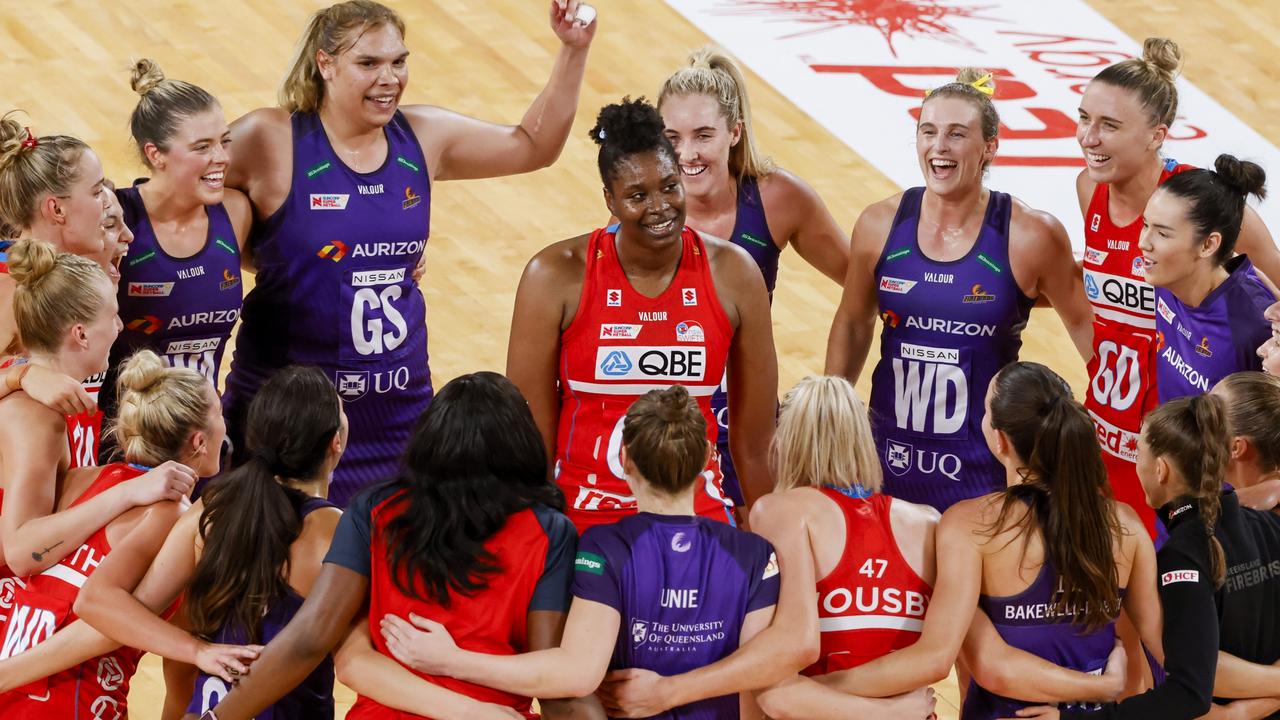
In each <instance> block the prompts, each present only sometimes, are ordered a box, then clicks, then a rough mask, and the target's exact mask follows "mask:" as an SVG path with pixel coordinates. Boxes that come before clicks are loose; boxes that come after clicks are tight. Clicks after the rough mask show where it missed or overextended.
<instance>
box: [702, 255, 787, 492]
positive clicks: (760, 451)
mask: <svg viewBox="0 0 1280 720" xmlns="http://www.w3.org/2000/svg"><path fill="white" fill-rule="evenodd" d="M727 250H731V251H732V252H725V251H721V255H720V257H723V258H725V259H726V260H729V261H731V262H728V263H725V264H724V265H727V267H723V266H722V267H723V270H725V271H727V272H722V271H720V270H718V271H717V278H720V277H724V278H726V279H727V280H728V281H729V283H730V284H731V285H732V287H733V288H734V293H733V297H734V302H735V308H736V311H737V313H736V314H737V316H738V327H737V328H736V329H735V330H734V333H733V342H732V344H731V345H730V346H729V450H730V452H732V453H733V464H734V467H736V468H737V470H738V477H739V478H740V480H741V482H742V493H743V495H744V496H745V498H746V501H747V506H748V507H750V506H751V504H752V503H754V502H756V500H757V499H758V498H760V497H761V496H762V495H764V494H765V493H768V492H770V491H771V490H773V474H772V473H771V472H770V470H769V446H770V445H771V444H772V443H773V430H774V428H775V427H776V425H777V412H778V355H777V351H776V350H775V349H774V345H773V321H772V319H771V318H770V314H769V294H768V292H767V291H766V290H765V287H764V279H763V278H762V277H761V276H760V271H759V269H758V268H757V267H756V266H755V263H754V262H752V260H751V259H750V257H749V256H747V254H746V253H745V252H744V251H743V250H742V249H741V248H737V247H731V248H727ZM720 287H721V285H720V283H717V290H718V291H719V290H720ZM721 297H724V294H723V293H722V294H721Z"/></svg>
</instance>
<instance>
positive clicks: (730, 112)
mask: <svg viewBox="0 0 1280 720" xmlns="http://www.w3.org/2000/svg"><path fill="white" fill-rule="evenodd" d="M673 95H681V96H683V95H709V96H711V97H713V98H715V100H716V102H717V103H718V104H719V105H720V115H721V116H722V117H723V118H724V120H725V124H726V125H727V126H728V128H729V129H730V130H733V128H734V126H735V125H737V124H738V123H742V137H741V139H739V140H738V144H737V145H734V146H733V147H731V148H729V172H730V173H731V174H732V175H733V176H734V177H735V178H737V179H738V180H739V181H741V180H745V179H747V178H761V177H764V176H766V175H768V174H769V173H771V172H773V171H774V169H775V167H774V164H773V160H772V159H771V158H768V157H765V156H763V155H761V154H760V150H759V149H758V148H757V146H756V138H755V131H754V130H752V127H751V102H750V101H749V100H748V99H747V81H746V78H744V77H743V75H742V69H741V68H740V67H738V63H737V62H735V61H734V59H733V58H732V57H730V56H729V54H728V53H726V52H725V51H724V50H721V49H720V48H718V47H714V46H707V47H704V48H702V49H700V50H694V51H693V52H692V53H690V54H689V60H688V65H686V66H685V67H682V68H680V69H679V70H677V71H675V73H674V74H673V75H672V76H671V77H669V78H667V80H666V82H664V83H662V89H661V90H660V91H658V110H659V111H661V110H662V104H663V103H664V102H666V101H667V98H669V97H671V96H673Z"/></svg>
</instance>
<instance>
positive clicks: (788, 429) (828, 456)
mask: <svg viewBox="0 0 1280 720" xmlns="http://www.w3.org/2000/svg"><path fill="white" fill-rule="evenodd" d="M772 455H773V466H774V476H775V477H776V478H777V484H776V485H775V487H774V489H775V490H777V491H783V490H790V489H791V488H796V487H821V486H824V485H826V486H830V487H836V488H848V487H852V486H854V485H858V486H860V487H862V488H863V489H864V490H867V491H870V492H873V493H874V492H880V487H881V486H882V485H883V484H884V475H883V473H882V471H881V469H880V461H879V459H878V458H877V456H876V444H875V440H874V438H873V437H872V435H871V422H870V420H869V419H868V418H867V406H866V405H864V404H863V402H862V400H861V399H860V398H859V397H858V393H857V392H856V391H854V389H853V385H851V384H850V383H849V381H848V380H845V379H844V378H842V377H836V376H832V375H810V376H809V377H807V378H805V379H803V380H801V381H800V382H799V383H796V386H795V387H793V388H791V389H790V390H788V391H787V394H786V396H785V397H784V398H783V401H782V413H781V414H780V415H779V416H778V430H777V432H775V433H774V436H773V448H772Z"/></svg>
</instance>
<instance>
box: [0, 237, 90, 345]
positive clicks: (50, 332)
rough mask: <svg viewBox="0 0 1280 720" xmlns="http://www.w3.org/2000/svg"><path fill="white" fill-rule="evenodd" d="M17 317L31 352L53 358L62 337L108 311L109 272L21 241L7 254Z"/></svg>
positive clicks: (40, 243) (45, 246)
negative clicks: (104, 309) (73, 327)
mask: <svg viewBox="0 0 1280 720" xmlns="http://www.w3.org/2000/svg"><path fill="white" fill-rule="evenodd" d="M9 275H10V277H12V278H13V281H14V283H15V284H16V285H17V287H16V288H15V289H14V291H13V316H14V319H15V320H16V321H17V325H18V337H19V339H20V341H21V342H22V346H23V347H24V348H26V349H27V350H35V351H37V352H46V353H55V352H57V351H58V349H59V348H61V347H62V339H63V334H64V333H65V332H66V330H67V328H69V327H71V326H72V325H75V324H77V323H86V324H87V323H89V322H92V321H93V320H94V318H96V317H98V314H99V313H100V312H102V309H103V307H104V306H105V305H106V295H107V290H106V285H105V283H109V282H110V281H109V280H108V278H107V274H106V272H104V271H103V270H102V268H100V267H98V264H97V263H95V262H93V261H92V260H88V259H86V258H82V257H80V256H78V255H72V254H70V253H64V252H58V250H57V248H55V247H54V246H52V245H50V244H49V243H47V242H44V241H41V240H32V239H25V240H19V241H17V242H16V243H14V244H13V245H12V246H11V247H10V248H9Z"/></svg>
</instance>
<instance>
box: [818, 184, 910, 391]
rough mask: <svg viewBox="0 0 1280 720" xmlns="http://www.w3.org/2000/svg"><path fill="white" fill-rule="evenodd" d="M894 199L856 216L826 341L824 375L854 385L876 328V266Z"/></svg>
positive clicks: (894, 209)
mask: <svg viewBox="0 0 1280 720" xmlns="http://www.w3.org/2000/svg"><path fill="white" fill-rule="evenodd" d="M897 206H898V203H897V198H894V199H892V200H889V201H884V202H878V203H876V204H874V205H872V206H870V207H868V208H867V209H866V210H864V211H863V212H862V215H860V216H858V222H857V223H855V224H854V226H853V236H852V238H851V239H850V244H849V272H848V274H846V275H845V278H844V291H843V293H842V294H841V295H840V305H839V306H838V307H837V308H836V314H835V317H834V318H833V319H832V321H831V333H830V335H829V336H828V338H827V361H826V370H825V372H826V374H828V375H841V376H843V377H845V378H848V380H849V382H857V381H858V376H859V375H860V374H862V366H863V364H865V363H866V361H867V351H868V350H870V349H871V341H872V336H873V334H874V333H875V328H876V310H877V309H878V308H879V301H878V300H877V299H876V264H877V263H879V261H880V253H881V252H882V251H883V249H884V243H885V237H886V236H887V235H888V233H889V227H890V225H891V224H892V222H893V215H894V213H895V212H896V211H897Z"/></svg>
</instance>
